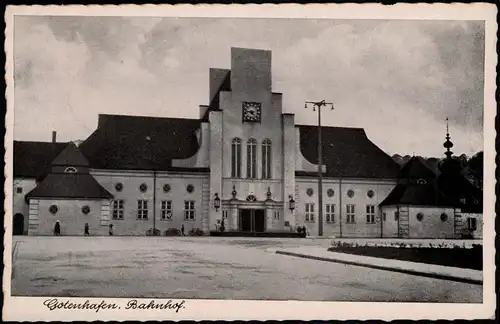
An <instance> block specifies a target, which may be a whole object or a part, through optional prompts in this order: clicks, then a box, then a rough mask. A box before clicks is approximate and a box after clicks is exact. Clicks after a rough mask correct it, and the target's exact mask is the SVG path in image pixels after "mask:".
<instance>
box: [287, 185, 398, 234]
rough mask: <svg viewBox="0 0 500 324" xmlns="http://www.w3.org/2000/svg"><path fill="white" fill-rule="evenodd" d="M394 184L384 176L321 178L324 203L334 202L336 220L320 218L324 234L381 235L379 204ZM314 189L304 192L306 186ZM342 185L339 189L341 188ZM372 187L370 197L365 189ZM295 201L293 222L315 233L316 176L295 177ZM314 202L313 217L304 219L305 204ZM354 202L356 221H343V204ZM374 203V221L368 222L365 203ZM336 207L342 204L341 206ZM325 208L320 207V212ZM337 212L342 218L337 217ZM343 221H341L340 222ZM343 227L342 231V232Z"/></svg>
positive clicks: (316, 213) (316, 215)
mask: <svg viewBox="0 0 500 324" xmlns="http://www.w3.org/2000/svg"><path fill="white" fill-rule="evenodd" d="M395 185H396V182H395V181H384V180H364V179H342V180H341V181H340V180H338V179H323V204H324V205H326V204H335V223H326V217H325V216H324V218H323V223H324V224H323V233H324V234H323V235H324V236H332V235H333V236H336V237H340V236H342V237H379V236H380V219H379V218H380V217H379V216H380V215H381V213H380V210H379V208H378V204H379V203H380V202H381V201H382V200H384V199H385V198H386V197H387V195H388V194H389V193H390V192H391V190H392V189H393V188H394V186H395ZM308 188H312V189H313V195H312V196H311V197H309V196H308V195H307V189H308ZM328 189H333V190H334V195H333V197H328V194H327V192H328ZM340 189H342V192H340ZM350 189H352V190H353V191H354V196H353V197H352V198H349V197H348V196H347V192H348V191H349V190H350ZM369 190H373V192H374V196H373V197H372V198H369V197H368V196H367V193H368V191H369ZM296 197H297V199H296V201H297V208H296V210H295V212H294V213H295V218H296V223H297V224H298V225H301V226H302V225H305V226H306V228H307V229H308V232H309V234H310V235H318V182H317V180H316V179H307V178H302V177H301V178H297V179H296ZM306 203H314V204H315V221H314V222H306V221H305V204H306ZM347 204H353V205H355V221H356V222H355V223H354V224H347V223H346V205H347ZM368 204H370V205H375V215H376V222H375V223H374V224H371V223H370V224H369V223H367V222H366V205H368ZM339 208H342V210H340V209H339ZM325 213H326V208H325V207H323V215H325ZM340 213H341V214H342V220H340V218H339V217H340ZM340 222H342V224H340ZM341 227H342V234H341Z"/></svg>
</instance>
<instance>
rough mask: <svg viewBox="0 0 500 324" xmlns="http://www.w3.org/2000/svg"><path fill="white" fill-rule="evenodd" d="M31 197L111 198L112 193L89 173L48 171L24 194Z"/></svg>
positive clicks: (28, 197)
mask: <svg viewBox="0 0 500 324" xmlns="http://www.w3.org/2000/svg"><path fill="white" fill-rule="evenodd" d="M32 198H73V199H76V198H80V199H111V198H113V195H112V194H110V193H109V192H108V191H107V190H106V189H104V188H103V187H102V186H101V185H100V184H99V183H98V182H97V181H96V180H95V179H94V177H93V176H92V175H90V174H89V173H50V174H48V175H47V177H45V179H43V181H42V182H40V183H38V185H37V186H36V187H35V188H34V189H33V190H31V191H30V192H29V193H28V194H27V195H26V199H32Z"/></svg>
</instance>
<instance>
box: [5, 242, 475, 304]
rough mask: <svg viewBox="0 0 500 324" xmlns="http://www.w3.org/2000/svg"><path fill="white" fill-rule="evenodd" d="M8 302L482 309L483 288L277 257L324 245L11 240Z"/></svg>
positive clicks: (326, 244)
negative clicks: (461, 305)
mask: <svg viewBox="0 0 500 324" xmlns="http://www.w3.org/2000/svg"><path fill="white" fill-rule="evenodd" d="M13 242H14V243H15V242H18V243H17V256H16V257H15V260H14V278H13V280H12V295H15V296H47V295H49V296H50V295H51V296H53V295H57V296H73V297H129V298H132V297H143V298H149V297H158V298H201V299H276V300H318V301H398V302H415V301H422V302H448V303H450V302H475V303H480V302H482V287H481V286H479V285H473V284H464V283H458V282H453V281H446V280H439V279H430V278H424V277H419V276H413V275H406V274H401V273H396V272H390V271H383V270H375V269H369V268H364V267H357V266H349V265H342V264H336V263H329V262H323V261H315V260H308V259H301V258H295V257H290V256H284V255H278V254H276V253H274V250H276V249H278V248H286V247H298V246H305V245H312V246H324V247H325V249H326V248H327V247H328V246H329V245H330V243H331V240H328V239H268V238H214V237H15V238H14V241H13Z"/></svg>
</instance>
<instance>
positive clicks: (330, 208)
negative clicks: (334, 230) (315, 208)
mask: <svg viewBox="0 0 500 324" xmlns="http://www.w3.org/2000/svg"><path fill="white" fill-rule="evenodd" d="M325 207H326V208H325V209H326V210H325V216H326V222H327V223H335V204H326V206H325Z"/></svg>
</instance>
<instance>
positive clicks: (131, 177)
mask: <svg viewBox="0 0 500 324" xmlns="http://www.w3.org/2000/svg"><path fill="white" fill-rule="evenodd" d="M92 174H93V176H94V178H95V179H96V180H97V181H98V182H99V183H100V184H101V186H103V187H104V188H105V189H106V190H108V191H109V192H110V193H111V194H113V195H114V197H115V199H123V200H124V218H123V219H122V220H120V219H113V218H112V213H111V212H110V223H111V224H113V228H114V233H115V235H146V232H147V231H148V230H149V229H151V228H153V182H154V181H153V173H152V172H109V171H94V172H92ZM206 181H208V175H207V174H204V175H199V174H168V173H165V172H161V173H157V175H156V206H155V213H156V216H155V217H156V219H155V222H154V223H155V227H156V228H157V229H159V230H161V233H162V234H163V233H164V231H165V230H166V229H169V228H178V229H180V228H181V226H182V224H184V228H185V231H186V233H187V232H188V231H189V230H191V229H193V228H199V229H202V227H203V225H202V219H203V216H204V211H203V208H202V204H203V201H202V197H203V187H204V186H203V183H204V182H206ZM119 182H120V183H122V184H123V190H122V191H121V192H118V191H116V189H115V185H116V183H119ZM142 183H145V184H146V185H147V187H148V189H147V191H146V192H144V193H143V192H141V191H140V190H139V187H140V185H141V184H142ZM165 184H169V185H170V187H171V190H170V192H167V193H166V192H164V191H163V186H164V185H165ZM188 184H191V185H193V186H194V191H193V192H192V193H188V192H187V190H186V187H187V185H188ZM139 199H146V200H148V210H149V212H148V219H147V220H140V219H137V201H138V200H139ZM162 200H171V201H172V207H173V217H172V220H162V219H161V201H162ZM185 200H194V201H195V209H196V216H195V219H194V220H185V219H184V201H185Z"/></svg>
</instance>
